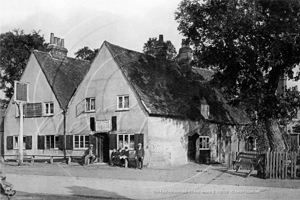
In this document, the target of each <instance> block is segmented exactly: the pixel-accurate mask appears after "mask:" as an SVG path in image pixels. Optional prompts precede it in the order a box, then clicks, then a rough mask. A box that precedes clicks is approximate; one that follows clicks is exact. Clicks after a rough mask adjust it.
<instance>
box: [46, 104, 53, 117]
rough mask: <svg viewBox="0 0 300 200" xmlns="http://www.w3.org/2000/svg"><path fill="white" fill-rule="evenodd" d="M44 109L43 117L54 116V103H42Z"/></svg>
mask: <svg viewBox="0 0 300 200" xmlns="http://www.w3.org/2000/svg"><path fill="white" fill-rule="evenodd" d="M44 108H45V112H44V114H45V115H53V114H54V103H53V102H47V103H44Z"/></svg>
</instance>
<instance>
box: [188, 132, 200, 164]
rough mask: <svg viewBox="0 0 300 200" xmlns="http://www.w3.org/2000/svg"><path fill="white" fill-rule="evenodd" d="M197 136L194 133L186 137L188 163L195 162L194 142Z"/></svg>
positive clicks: (195, 149)
mask: <svg viewBox="0 0 300 200" xmlns="http://www.w3.org/2000/svg"><path fill="white" fill-rule="evenodd" d="M198 138H199V135H198V134H197V133H195V134H194V135H191V136H188V160H189V161H190V162H196V151H197V147H196V141H197V139H198Z"/></svg>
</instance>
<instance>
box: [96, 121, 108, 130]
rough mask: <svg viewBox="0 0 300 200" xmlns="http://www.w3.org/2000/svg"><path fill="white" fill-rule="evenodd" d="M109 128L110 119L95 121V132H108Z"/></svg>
mask: <svg viewBox="0 0 300 200" xmlns="http://www.w3.org/2000/svg"><path fill="white" fill-rule="evenodd" d="M110 130H111V125H110V120H99V121H96V132H108V131H110Z"/></svg>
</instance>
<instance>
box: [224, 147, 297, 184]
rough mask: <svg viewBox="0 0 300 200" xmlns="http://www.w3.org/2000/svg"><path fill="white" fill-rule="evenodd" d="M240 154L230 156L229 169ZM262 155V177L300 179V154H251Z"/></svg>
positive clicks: (233, 153) (260, 171) (235, 153)
mask: <svg viewBox="0 0 300 200" xmlns="http://www.w3.org/2000/svg"><path fill="white" fill-rule="evenodd" d="M238 153H239V152H231V153H230V155H229V162H228V163H229V167H233V166H232V161H234V160H235V159H236V157H237V155H238ZM251 153H257V154H261V155H262V156H263V157H264V159H263V161H262V162H263V164H262V168H259V169H257V170H258V171H257V174H258V175H259V176H260V177H263V178H267V179H287V178H292V179H295V178H298V179H299V178H300V152H273V151H268V152H251Z"/></svg>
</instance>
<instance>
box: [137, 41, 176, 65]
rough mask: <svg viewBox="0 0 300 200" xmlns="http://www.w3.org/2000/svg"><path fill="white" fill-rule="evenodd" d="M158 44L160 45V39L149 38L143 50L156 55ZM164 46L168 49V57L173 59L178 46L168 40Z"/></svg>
mask: <svg viewBox="0 0 300 200" xmlns="http://www.w3.org/2000/svg"><path fill="white" fill-rule="evenodd" d="M158 45H159V41H158V40H157V38H156V37H155V38H149V40H148V41H147V42H146V43H145V44H144V47H143V52H144V53H145V54H149V55H152V56H155V55H156V51H157V47H158ZM163 48H164V49H165V50H166V54H167V59H169V60H171V59H173V58H175V56H176V54H177V52H176V48H175V47H174V45H173V44H172V42H171V41H169V40H168V41H166V42H164V43H163Z"/></svg>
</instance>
